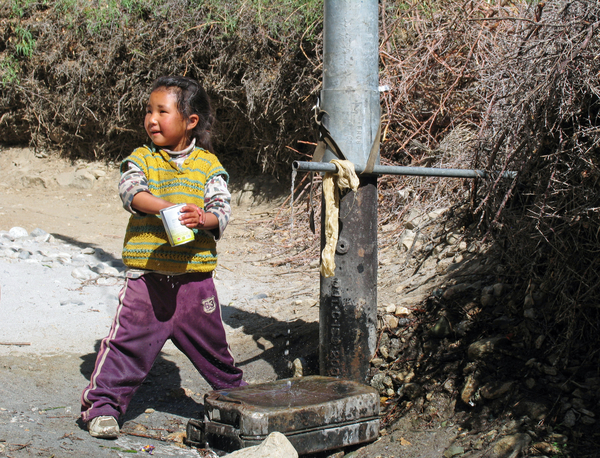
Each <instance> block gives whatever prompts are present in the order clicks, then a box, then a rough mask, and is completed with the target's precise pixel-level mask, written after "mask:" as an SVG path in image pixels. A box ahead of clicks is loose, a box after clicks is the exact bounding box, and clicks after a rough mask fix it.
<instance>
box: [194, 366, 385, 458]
mask: <svg viewBox="0 0 600 458" xmlns="http://www.w3.org/2000/svg"><path fill="white" fill-rule="evenodd" d="M274 431H278V432H280V433H282V434H285V436H286V437H287V439H288V440H289V441H290V442H291V443H292V445H293V446H294V448H295V449H296V451H297V452H298V454H300V455H302V454H306V453H314V452H320V451H324V450H332V449H337V448H342V447H346V446H349V445H354V444H360V443H363V442H370V441H373V440H375V439H377V437H378V435H379V394H378V393H377V390H375V389H374V388H371V387H369V386H365V385H362V384H360V383H357V382H352V381H348V380H341V379H337V378H333V377H321V376H311V377H303V378H294V379H286V380H277V381H275V382H269V383H262V384H258V385H248V386H243V387H239V388H233V389H231V390H219V391H212V392H210V393H208V394H206V395H205V396H204V419H203V420H196V419H191V420H189V421H188V424H187V439H186V440H187V442H188V443H189V444H191V445H195V446H198V447H203V448H204V447H206V448H211V449H213V450H219V451H224V452H232V451H235V450H239V449H241V448H245V447H250V446H253V445H258V444H260V443H261V442H262V441H263V440H264V439H265V438H266V437H267V436H268V435H269V434H270V433H272V432H274Z"/></svg>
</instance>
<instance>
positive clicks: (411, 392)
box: [398, 383, 423, 400]
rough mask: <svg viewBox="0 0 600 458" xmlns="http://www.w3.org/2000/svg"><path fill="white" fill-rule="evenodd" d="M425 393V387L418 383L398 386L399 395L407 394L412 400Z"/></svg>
mask: <svg viewBox="0 0 600 458" xmlns="http://www.w3.org/2000/svg"><path fill="white" fill-rule="evenodd" d="M421 394H423V388H422V387H421V386H420V385H418V384H416V383H405V384H404V385H402V386H401V387H400V388H398V395H399V396H406V397H407V398H408V399H410V400H414V399H416V398H418V397H419V396H421Z"/></svg>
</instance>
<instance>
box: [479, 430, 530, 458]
mask: <svg viewBox="0 0 600 458" xmlns="http://www.w3.org/2000/svg"><path fill="white" fill-rule="evenodd" d="M530 443H531V436H529V434H523V433H521V434H512V435H509V436H504V437H501V438H500V439H498V441H497V442H496V443H495V444H494V446H493V447H492V450H491V453H490V454H489V455H487V456H489V458H509V457H516V456H519V455H520V452H521V450H523V449H524V448H525V447H527V446H528V445H529V444H530Z"/></svg>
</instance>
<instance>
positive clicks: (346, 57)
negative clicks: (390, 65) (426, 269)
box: [319, 0, 380, 383]
mask: <svg viewBox="0 0 600 458" xmlns="http://www.w3.org/2000/svg"><path fill="white" fill-rule="evenodd" d="M378 7H379V5H378V2H377V0H365V1H359V0H325V7H324V23H323V28H324V32H323V90H322V91H321V109H322V110H323V111H325V112H326V114H325V115H324V117H323V124H324V126H325V127H326V128H327V129H328V130H329V132H330V134H331V136H332V138H333V139H334V140H335V142H336V143H337V145H338V146H339V147H340V149H341V151H342V152H343V154H344V156H345V157H346V159H348V160H349V161H351V162H353V163H354V164H355V165H357V166H360V167H362V168H363V169H364V167H365V165H366V163H367V160H368V157H369V153H370V151H371V147H372V145H373V143H374V141H375V139H376V136H377V132H378V128H379V119H380V102H379V90H378V88H379V77H378V74H379V72H378V69H379V25H378V18H379V10H378ZM378 153H379V152H378V151H377V154H378ZM333 158H335V156H334V155H333V154H332V152H331V151H329V150H328V151H327V152H326V155H325V158H324V159H323V160H324V161H329V160H331V159H333ZM324 212H325V208H324V204H323V212H322V214H323V215H324ZM339 214H340V218H339V219H340V232H339V239H338V244H337V248H336V254H335V264H336V269H335V275H334V276H333V277H330V278H325V277H322V276H321V282H320V312H319V315H320V317H319V321H320V323H319V331H320V337H319V339H320V342H319V343H320V345H319V363H320V372H321V375H327V376H334V377H341V378H345V379H350V380H354V381H358V382H361V383H364V382H365V381H366V377H367V374H368V370H369V362H370V360H371V358H372V356H373V354H374V352H375V348H376V341H377V267H378V263H377V176H376V175H369V176H363V177H360V186H359V189H358V191H357V192H356V193H354V192H349V193H347V194H345V195H341V196H340V210H339ZM321 220H322V227H323V220H324V218H321ZM321 233H322V234H323V233H324V231H321ZM324 246H325V241H324V240H322V241H321V248H323V247H324Z"/></svg>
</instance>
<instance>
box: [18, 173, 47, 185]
mask: <svg viewBox="0 0 600 458" xmlns="http://www.w3.org/2000/svg"><path fill="white" fill-rule="evenodd" d="M21 185H22V186H23V187H25V188H47V187H48V180H47V179H46V178H44V177H41V176H39V175H23V176H22V177H21Z"/></svg>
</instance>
